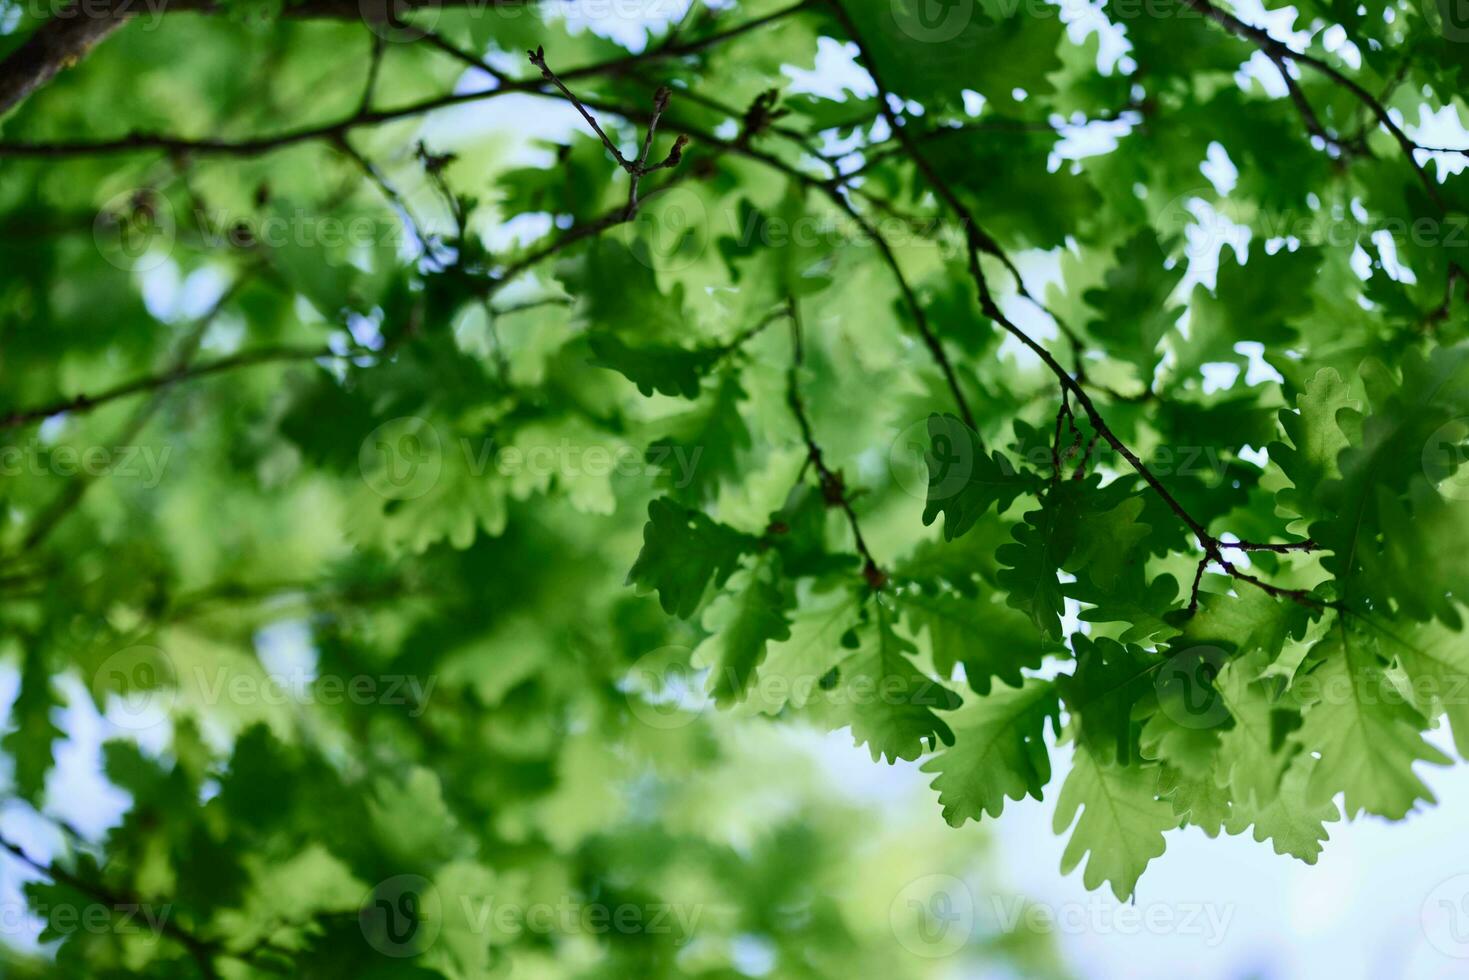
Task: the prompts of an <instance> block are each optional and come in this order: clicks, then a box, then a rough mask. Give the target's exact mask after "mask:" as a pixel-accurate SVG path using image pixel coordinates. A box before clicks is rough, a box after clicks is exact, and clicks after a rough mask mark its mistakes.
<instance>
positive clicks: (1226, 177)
mask: <svg viewBox="0 0 1469 980" xmlns="http://www.w3.org/2000/svg"><path fill="white" fill-rule="evenodd" d="M1199 172H1200V173H1202V174H1203V175H1204V176H1205V177H1207V178H1209V183H1211V184H1213V185H1214V189H1215V190H1216V191H1218V192H1219V193H1220V195H1221V196H1225V197H1227V196H1228V195H1229V192H1230V191H1232V190H1234V185H1235V184H1237V183H1239V168H1238V167H1236V166H1235V165H1234V161H1232V160H1230V159H1229V153H1228V152H1227V151H1226V150H1225V149H1224V145H1223V144H1222V143H1220V142H1219V141H1218V140H1215V141H1213V142H1211V143H1210V144H1209V150H1208V153H1207V155H1206V156H1205V158H1204V162H1203V163H1201V164H1200V165H1199Z"/></svg>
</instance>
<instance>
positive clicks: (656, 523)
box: [627, 497, 755, 619]
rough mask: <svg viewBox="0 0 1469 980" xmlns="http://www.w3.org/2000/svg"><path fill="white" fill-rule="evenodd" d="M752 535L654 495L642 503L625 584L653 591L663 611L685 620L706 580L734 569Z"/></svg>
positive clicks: (721, 578) (751, 545) (720, 580)
mask: <svg viewBox="0 0 1469 980" xmlns="http://www.w3.org/2000/svg"><path fill="white" fill-rule="evenodd" d="M754 546H755V539H754V538H752V537H750V536H749V535H747V534H742V533H740V532H739V531H736V530H734V529H733V528H731V527H726V526H725V525H723V524H719V523H716V522H715V521H712V520H710V519H709V518H708V517H707V516H705V515H704V514H702V513H700V512H699V511H697V510H693V509H692V508H689V507H684V506H683V505H681V504H678V503H675V502H674V501H672V500H669V499H668V498H667V497H660V498H659V499H657V500H654V501H653V502H652V503H650V504H648V523H647V524H645V525H643V550H642V551H640V552H638V558H637V561H635V562H633V566H632V569H631V571H629V572H628V573H627V581H628V584H629V585H637V586H638V588H639V589H640V590H643V591H656V592H657V593H658V602H659V603H660V604H661V605H662V606H663V610H664V611H665V612H667V613H669V614H671V615H674V616H678V617H679V618H681V619H688V618H689V617H690V616H692V615H693V614H694V612H695V611H696V610H697V609H698V608H699V605H700V603H701V602H702V601H703V598H704V592H705V590H706V589H707V588H708V587H709V583H710V581H711V580H712V581H713V583H714V586H715V587H716V588H718V587H720V586H722V585H724V582H725V580H726V579H728V578H729V577H730V575H731V574H732V573H733V572H734V570H735V566H736V564H738V562H739V559H740V556H741V555H743V554H745V553H746V552H748V551H750V550H751V549H753V548H754Z"/></svg>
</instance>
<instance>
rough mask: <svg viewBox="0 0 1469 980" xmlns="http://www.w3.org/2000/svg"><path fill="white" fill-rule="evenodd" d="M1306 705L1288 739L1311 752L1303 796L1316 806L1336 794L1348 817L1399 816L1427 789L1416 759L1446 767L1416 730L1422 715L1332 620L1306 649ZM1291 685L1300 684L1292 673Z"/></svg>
mask: <svg viewBox="0 0 1469 980" xmlns="http://www.w3.org/2000/svg"><path fill="white" fill-rule="evenodd" d="M1311 659H1312V661H1313V664H1312V665H1311V668H1310V673H1309V674H1308V676H1309V677H1310V679H1311V680H1310V684H1309V687H1308V690H1309V692H1310V694H1308V695H1303V696H1305V697H1307V698H1308V702H1309V706H1308V707H1307V708H1306V711H1305V717H1304V720H1303V721H1302V724H1301V727H1300V728H1299V729H1298V730H1297V731H1296V732H1295V733H1293V734H1292V736H1291V738H1292V739H1293V740H1294V741H1295V742H1296V744H1298V745H1299V746H1300V747H1301V748H1302V750H1303V751H1306V752H1314V753H1319V755H1320V758H1319V760H1318V761H1317V764H1316V767H1315V769H1314V771H1313V772H1312V773H1311V779H1310V782H1309V783H1308V791H1309V792H1308V797H1309V799H1310V801H1311V802H1312V803H1313V804H1315V803H1324V802H1325V801H1327V800H1329V799H1331V797H1333V796H1335V795H1336V794H1337V793H1344V794H1346V796H1345V807H1346V813H1347V815H1348V816H1356V815H1357V814H1358V813H1360V812H1361V811H1362V810H1366V811H1368V812H1369V813H1375V814H1377V815H1379V816H1383V817H1388V818H1390V819H1393V820H1399V819H1402V818H1403V817H1404V816H1406V815H1407V813H1408V812H1409V811H1410V810H1412V809H1413V807H1414V806H1415V805H1416V804H1417V803H1418V801H1419V800H1426V801H1428V802H1430V803H1431V802H1433V794H1432V793H1430V792H1429V790H1428V787H1427V786H1426V785H1424V783H1423V781H1422V779H1420V778H1419V777H1418V774H1417V773H1416V772H1414V771H1413V765H1414V763H1417V762H1430V763H1433V764H1435V765H1447V764H1448V763H1449V762H1450V759H1449V758H1448V756H1446V755H1444V754H1443V753H1442V752H1440V751H1439V750H1438V749H1436V748H1434V747H1433V746H1432V745H1430V744H1428V742H1427V741H1425V740H1424V738H1423V736H1422V735H1421V734H1420V732H1421V730H1422V729H1423V727H1424V725H1425V724H1426V722H1425V720H1424V718H1423V716H1422V715H1420V714H1419V713H1418V712H1417V711H1415V710H1414V709H1413V708H1412V707H1410V706H1409V705H1408V704H1406V703H1405V699H1404V696H1403V694H1402V693H1401V692H1400V691H1397V690H1395V687H1394V685H1393V682H1392V681H1391V680H1390V679H1389V677H1388V675H1387V672H1386V671H1385V669H1384V667H1383V664H1382V662H1381V661H1380V660H1379V659H1378V656H1377V653H1376V644H1375V643H1374V642H1373V641H1372V640H1371V639H1370V638H1368V637H1366V636H1364V635H1362V634H1360V633H1355V632H1353V631H1351V630H1350V629H1348V627H1347V626H1346V624H1345V623H1339V624H1338V626H1337V627H1336V628H1334V629H1333V630H1332V631H1331V633H1330V634H1329V635H1328V636H1327V637H1326V638H1325V639H1323V640H1322V641H1321V642H1320V643H1318V644H1317V645H1316V647H1315V648H1314V649H1313V650H1312V651H1311ZM1295 688H1296V689H1298V690H1299V689H1301V688H1302V679H1300V678H1298V679H1297V681H1296V684H1295Z"/></svg>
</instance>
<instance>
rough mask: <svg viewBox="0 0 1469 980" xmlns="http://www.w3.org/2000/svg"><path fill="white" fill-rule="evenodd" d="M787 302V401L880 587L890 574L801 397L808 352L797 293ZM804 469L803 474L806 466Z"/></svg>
mask: <svg viewBox="0 0 1469 980" xmlns="http://www.w3.org/2000/svg"><path fill="white" fill-rule="evenodd" d="M786 303H787V310H788V311H789V315H790V321H791V366H790V369H789V371H787V373H786V402H787V404H789V405H790V407H791V414H792V415H794V416H795V418H796V424H797V425H799V426H800V427H801V438H802V440H804V441H805V443H806V460H807V462H808V463H810V464H811V465H812V466H814V467H816V475H817V478H818V479H819V480H820V481H821V495H822V498H823V499H824V500H825V501H826V505H827V506H828V507H838V508H840V509H841V511H842V513H843V514H845V515H846V518H847V524H848V526H849V527H851V529H852V538H853V539H854V541H855V542H856V545H857V553H858V554H859V555H861V556H862V577H863V578H865V579H866V580H867V584H868V585H870V586H871V587H872V588H873V589H874V590H881V589H882V587H883V586H884V585H886V584H887V580H888V577H887V574H886V573H884V572H883V571H882V569H881V568H880V567H878V564H877V562H876V560H874V559H873V557H872V552H871V551H869V550H868V548H867V542H866V540H865V539H863V537H862V526H861V524H859V523H858V521H857V512H856V511H855V510H853V509H852V501H851V497H850V496H849V495H848V493H847V488H846V484H845V483H844V481H843V480H842V475H841V473H838V472H834V471H833V470H832V469H831V468H830V467H829V466H827V465H826V460H825V458H824V457H823V456H822V454H821V446H820V444H819V443H817V441H816V435H815V433H814V432H813V431H812V429H811V419H810V418H809V417H808V416H807V414H806V404H805V402H803V401H802V400H801V388H800V369H801V366H802V364H803V363H804V361H805V356H806V354H805V343H804V341H803V340H802V338H801V311H800V307H799V306H798V305H797V304H796V300H795V298H794V297H790V298H788V299H787V301H786ZM801 472H802V474H803V475H804V473H805V467H804V466H803V467H802V470H801Z"/></svg>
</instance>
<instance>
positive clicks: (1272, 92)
mask: <svg viewBox="0 0 1469 980" xmlns="http://www.w3.org/2000/svg"><path fill="white" fill-rule="evenodd" d="M1234 81H1235V84H1237V85H1238V86H1239V87H1240V88H1242V89H1244V90H1245V91H1246V92H1248V91H1249V90H1250V88H1251V84H1250V83H1251V82H1258V83H1259V85H1260V88H1261V89H1263V90H1264V91H1265V94H1266V95H1268V96H1270V97H1271V98H1272V99H1283V98H1285V97H1286V96H1287V95H1289V94H1290V89H1288V88H1287V87H1286V84H1285V79H1284V78H1282V77H1281V75H1280V69H1279V68H1277V67H1276V65H1275V62H1273V61H1271V60H1270V59H1269V58H1267V57H1266V56H1265V52H1263V51H1260V50H1256V51H1255V52H1254V53H1253V54H1251V55H1250V57H1249V60H1247V61H1246V62H1245V63H1244V64H1243V65H1242V66H1241V67H1240V70H1239V71H1237V72H1235V73H1234Z"/></svg>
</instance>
